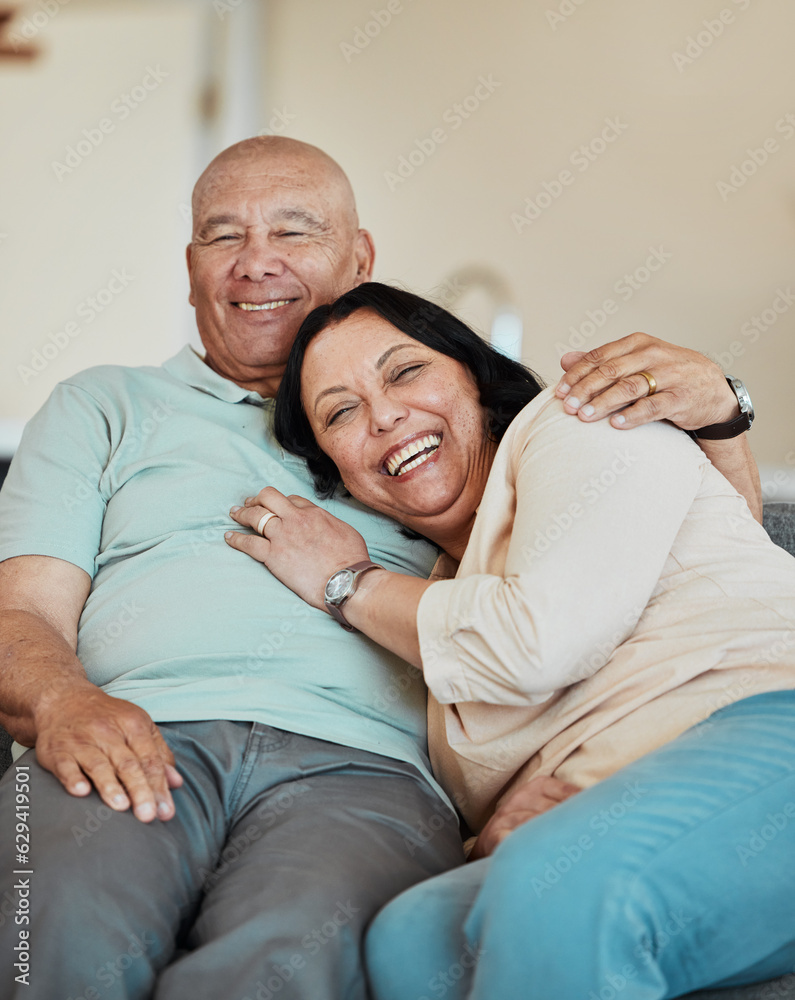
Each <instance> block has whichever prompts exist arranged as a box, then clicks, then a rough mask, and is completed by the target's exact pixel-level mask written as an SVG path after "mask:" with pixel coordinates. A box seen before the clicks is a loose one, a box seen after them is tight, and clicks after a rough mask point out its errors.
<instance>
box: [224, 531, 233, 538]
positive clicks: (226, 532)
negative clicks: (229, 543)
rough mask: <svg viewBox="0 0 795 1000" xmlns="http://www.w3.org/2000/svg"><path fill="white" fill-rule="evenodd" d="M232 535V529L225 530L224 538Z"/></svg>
mask: <svg viewBox="0 0 795 1000" xmlns="http://www.w3.org/2000/svg"><path fill="white" fill-rule="evenodd" d="M232 535H234V531H225V532H224V538H231V537H232Z"/></svg>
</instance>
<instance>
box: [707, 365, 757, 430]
mask: <svg viewBox="0 0 795 1000" xmlns="http://www.w3.org/2000/svg"><path fill="white" fill-rule="evenodd" d="M726 381H727V382H728V383H729V385H730V386H731V389H732V392H733V393H734V395H735V396H736V397H737V402H738V403H739V404H740V415H739V416H738V417H735V418H734V419H733V420H729V421H727V422H726V423H724V424H709V425H708V426H707V427H700V428H699V429H698V430H697V431H693V435H694V437H696V438H702V439H704V440H705V441H728V440H729V439H730V438H735V437H737V436H738V435H740V434H743V433H744V432H745V431H747V430H750V427H751V424H752V423H753V422H754V408H753V405H752V404H751V397H750V396H749V395H748V390H747V389H746V388H745V386H744V385H743V383H742V382H740V380H739V379H735V378H733V377H732V376H730V375H727V376H726ZM735 382H737V383H739V386H740V389H741V391H742V393H743V395H744V397H745V398H744V399H743V398H742V397H741V395H740V392H739V391H738V388H737V386H736V385H735Z"/></svg>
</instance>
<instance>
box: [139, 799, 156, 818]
mask: <svg viewBox="0 0 795 1000" xmlns="http://www.w3.org/2000/svg"><path fill="white" fill-rule="evenodd" d="M135 815H136V816H137V817H138V819H142V820H144V822H146V821H147V820H150V819H154V815H155V807H154V806H153V805H152V803H151V802H142V803H141V804H140V805H139V806H136V807H135Z"/></svg>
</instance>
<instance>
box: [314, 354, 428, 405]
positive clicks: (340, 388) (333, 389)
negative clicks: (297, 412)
mask: <svg viewBox="0 0 795 1000" xmlns="http://www.w3.org/2000/svg"><path fill="white" fill-rule="evenodd" d="M416 346H417V343H416V341H414V340H410V341H408V342H405V343H402V344H395V346H394V347H388V348H387V349H386V350H385V351H384V353H383V354H382V355H381V357H380V358H379V359H378V361H376V363H375V367H376V371H379V370H380V369H381V368H383V367H384V365H385V364H386V363H387V361H388V360H389V358H390V357H391V356H392V355H393V354H394V353H395V352H396V351H402V350H405V349H406V348H407V347H416ZM340 392H348V387H347V386H346V385H332V386H329V388H328V389H323V391H322V392H319V393H318V394H317V396H316V397H315V405H314V412H315V413H317V408H318V405H319V404H320V400H321V399H323V398H324V397H325V396H331V395H332V394H334V393H340Z"/></svg>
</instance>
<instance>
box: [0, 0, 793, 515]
mask: <svg viewBox="0 0 795 1000" xmlns="http://www.w3.org/2000/svg"><path fill="white" fill-rule="evenodd" d="M28 8H29V11H30V12H35V11H36V10H38V9H39V7H38V4H37V2H36V0H32V2H31V3H30V4H29V5H28ZM559 10H562V11H563V12H564V13H563V14H558V15H557V16H555V12H556V11H559ZM373 11H375V12H376V14H377V15H378V16H377V17H376V15H374V14H373ZM566 11H571V13H569V14H566V13H565V12H566ZM721 11H726V12H727V13H726V14H725V15H724V16H725V18H726V19H727V20H728V21H730V22H731V23H725V22H724V23H723V25H722V30H721V23H720V16H721ZM550 12H551V13H550ZM262 13H267V30H265V31H264V32H263V34H262V35H261V36H260V35H259V34H258V32H257V31H256V30H253V27H252V26H253V25H256V21H257V18H258V17H259V15H260V14H262ZM379 18H380V21H381V22H386V21H388V22H389V23H383V24H379V23H378V19H379ZM704 20H706V21H708V22H710V23H711V24H712V30H713V32H715V33H717V32H719V35H718V37H717V38H715V39H714V40H713V41H712V42H711V44H709V45H708V46H705V47H704V50H703V52H702V53H701V54H700V55H699V54H698V41H696V42H695V43H691V44H690V46H689V52H690V53H691V55H687V49H686V46H688V42H687V38H688V36H699V33H700V32H706V31H709V29H708V28H707V27H705V25H704V23H703V22H704ZM208 25H211V26H212V30H213V31H214V32H215V33H216V34H217V35H220V36H222V39H225V40H226V41H225V43H224V44H226V45H227V46H228V53H227V56H228V58H227V60H226V62H227V65H226V70H224V66H223V65H221V66H217V65H215V63H214V60H215V57H212V58H211V57H210V56H208V47H207V40H206V38H205V37H204V36H205V35H206V31H207V27H208ZM368 32H369V34H368ZM710 37H711V35H707V36H704V37H703V40H704V41H709V38H710ZM793 37H795V4H793V3H792V2H791V0H665V2H663V0H657V2H654V0H580V2H579V3H577V2H576V0H549V2H545V0H489V2H488V3H486V2H477V3H475V2H470V0H467V2H462V0H333V2H331V0H329V2H326V0H168V2H166V0H160V2H154V0H69V2H68V3H66V4H64V5H63V7H62V8H61V10H60V12H59V13H58V15H57V16H56V17H55V18H52V19H50V21H49V22H48V23H47V24H46V25H45V26H44V27H43V28H42V30H41V31H40V33H39V34H38V36H37V38H36V41H37V42H38V43H40V44H41V46H42V48H43V50H44V56H43V57H42V59H40V60H38V61H37V62H36V63H34V64H32V65H31V66H26V65H19V66H14V65H11V64H2V65H0V92H2V100H0V135H1V136H2V141H3V158H2V163H0V180H1V181H2V185H3V192H4V194H3V199H2V205H1V207H0V295H2V302H3V322H2V324H0V348H2V356H3V362H4V363H3V366H2V369H0V431H2V423H3V421H8V420H23V419H25V418H27V417H28V416H30V415H31V414H32V413H33V412H34V410H35V409H36V408H37V407H38V405H40V403H41V401H42V400H43V399H44V397H45V396H46V394H47V392H49V389H50V388H51V386H52V384H54V382H55V381H57V380H58V379H59V378H63V377H65V376H66V375H68V374H69V373H70V372H73V371H75V370H77V369H79V368H82V367H86V366H88V365H92V364H98V363H103V362H126V363H132V364H140V363H147V362H155V363H156V362H158V361H160V360H162V359H163V358H164V357H166V356H167V355H168V354H170V353H172V352H173V351H174V350H175V349H176V348H177V347H178V346H179V344H180V343H182V342H184V340H185V339H186V338H187V336H188V335H189V334H188V331H189V330H190V325H191V313H190V310H189V309H188V307H187V305H186V303H185V297H186V291H187V284H186V280H185V275H184V263H183V256H182V255H183V247H184V243H185V241H186V238H187V234H188V229H187V225H186V223H185V220H184V218H183V216H182V211H181V207H182V206H184V204H185V202H186V201H187V198H188V193H189V189H190V183H191V180H192V179H193V178H194V177H195V175H196V173H197V172H198V169H199V166H200V163H201V162H204V161H205V160H206V159H207V158H209V156H210V155H212V154H213V153H214V152H215V151H216V148H217V146H218V145H219V144H220V142H221V141H231V140H232V139H234V138H237V137H238V132H240V130H241V129H244V127H245V124H246V122H248V123H253V126H252V127H251V128H250V129H249V131H263V130H268V131H271V132H277V133H278V132H282V133H285V134H288V135H293V136H296V137H298V138H302V139H306V140H308V141H310V142H315V143H317V144H318V145H320V146H323V147H324V148H325V149H328V150H329V151H330V152H331V153H332V154H333V155H335V156H336V157H337V158H338V159H339V160H340V162H341V163H342V164H343V165H344V166H345V167H346V169H347V170H348V171H349V172H350V174H351V177H352V179H353V182H354V186H355V188H356V190H357V192H358V196H359V203H360V212H361V217H362V221H363V223H364V224H366V225H367V226H368V227H370V228H372V230H373V231H374V233H375V235H376V240H377V244H378V250H379V256H378V276H379V277H381V278H383V279H389V280H395V279H397V280H401V281H404V282H406V283H407V284H408V285H410V286H411V287H413V288H415V289H417V290H420V291H430V290H431V289H434V288H437V289H438V287H439V286H440V285H443V283H444V282H445V279H446V278H447V277H448V276H449V275H450V274H451V273H452V272H453V271H454V269H458V268H461V267H467V266H475V265H480V266H486V267H488V268H491V269H492V270H494V271H495V272H496V273H497V275H498V276H499V277H501V278H502V279H503V280H504V281H505V282H507V283H508V285H509V286H510V288H511V289H512V292H513V296H514V298H515V301H516V303H517V305H518V306H519V308H520V310H521V314H522V318H523V321H524V328H525V332H524V356H525V358H526V359H527V360H528V361H529V362H531V363H532V364H533V365H534V366H535V367H537V368H538V369H539V370H540V371H541V372H542V374H544V375H545V376H547V377H548V378H555V377H556V373H557V358H558V356H559V354H560V353H561V352H562V350H563V349H564V347H565V346H567V345H571V346H579V345H584V346H586V347H588V346H592V345H595V344H596V343H598V342H599V341H601V340H604V339H610V338H613V337H618V336H621V335H623V334H625V333H628V332H630V331H632V330H635V329H644V330H647V331H648V332H650V333H654V334H656V335H658V336H661V337H665V338H669V339H672V340H675V341H678V342H679V343H683V344H688V345H691V346H694V347H697V348H699V349H701V350H704V351H707V352H710V353H712V354H714V355H716V356H718V357H720V359H721V360H722V361H723V362H724V363H725V364H726V367H727V369H728V370H730V371H731V372H732V373H734V374H738V375H740V376H742V377H743V378H744V379H745V381H746V382H747V383H748V385H749V387H750V389H751V392H752V394H753V396H754V398H755V401H756V403H757V410H758V413H759V416H758V420H757V424H756V425H755V428H754V431H753V438H752V440H753V444H754V448H755V451H756V454H757V456H758V458H759V459H760V462H761V463H762V464H763V466H764V469H765V477H766V479H767V480H768V482H772V481H771V477H772V467H774V466H778V467H782V468H784V469H785V470H786V471H787V473H788V474H790V475H791V477H792V480H793V483H792V485H791V487H790V491H791V492H792V495H793V496H795V420H793V417H795V412H794V411H795V404H793V401H792V400H793V394H792V391H791V381H792V373H793V368H795V365H794V364H793V362H794V361H795V338H793V331H794V330H795V307H790V306H789V305H788V302H787V303H785V301H784V299H782V298H781V297H777V296H778V290H779V289H781V290H784V291H785V292H786V293H787V296H788V295H789V294H791V292H792V291H793V285H795V272H794V270H793V227H794V225H795V198H794V197H793V177H795V173H793V166H794V165H795V128H792V127H791V126H790V124H789V123H788V122H787V120H786V116H787V115H795V86H794V84H795V59H793V57H792V39H793ZM368 39H369V41H368ZM365 42H367V44H364V43H365ZM694 45H695V46H696V47H695V48H694ZM245 46H248V48H247V54H246V53H244V52H243V48H244V47H245ZM252 46H253V48H252ZM252 52H253V61H254V63H256V62H257V61H259V64H260V67H264V68H265V70H266V74H265V84H264V88H263V92H261V93H257V94H254V95H252V94H248V95H247V90H246V84H245V80H246V79H253V75H252V74H253V73H254V71H253V70H250V71H249V75H248V77H245V74H243V75H242V76H241V72H242V70H243V69H244V64H246V63H247V62H248V63H251V62H252ZM676 52H679V53H683V55H684V58H683V59H679V60H678V62H679V65H678V66H677V62H676V60H675V59H674V57H673V56H674V53H676ZM693 56H694V57H693ZM691 57H693V58H692V61H691V62H689V63H686V62H685V59H690V58H691ZM158 62H159V63H160V64H161V65H162V66H163V68H164V69H166V70H168V72H169V74H170V75H169V77H168V78H167V79H165V80H164V81H163V82H162V84H161V85H160V86H159V87H158V88H157V89H155V90H153V91H152V92H151V93H150V94H149V96H148V97H147V99H146V101H145V102H144V103H142V104H141V106H140V107H138V108H137V109H136V110H135V111H134V112H133V114H131V115H130V116H129V118H128V119H127V120H125V121H118V120H114V124H115V125H116V128H115V130H114V132H113V133H112V134H109V135H108V136H107V138H106V139H105V140H103V142H102V144H101V146H100V147H98V148H97V149H96V150H95V151H94V152H93V153H92V154H91V155H90V156H89V157H87V158H86V160H85V162H83V163H82V164H81V165H80V166H79V168H78V169H76V170H75V171H74V172H73V173H72V174H69V175H66V176H64V178H63V180H59V179H58V178H57V177H56V176H55V175H54V171H53V168H52V162H53V161H54V160H56V159H62V157H63V156H64V152H65V148H66V146H67V145H74V143H75V142H76V140H77V139H79V138H80V136H81V132H82V129H83V128H89V129H91V128H93V127H95V126H96V123H97V122H98V121H99V120H100V119H101V118H103V117H111V118H112V119H113V118H114V116H113V115H111V114H109V112H108V109H109V108H110V105H111V102H112V101H114V100H115V99H116V98H117V97H119V96H120V95H121V94H123V93H125V92H127V91H129V90H130V88H131V87H133V86H134V85H136V84H137V83H139V82H140V80H141V79H142V78H143V76H144V74H145V72H146V66H147V65H149V64H150V63H151V64H153V65H157V63H158ZM224 72H226V74H227V79H228V83H227V88H226V93H224V92H223V90H222V91H221V93H220V98H221V104H222V110H223V104H224V100H226V106H225V111H224V113H225V115H226V117H225V118H224V122H225V124H224V122H221V124H220V125H218V123H216V124H217V126H218V127H216V128H215V131H211V132H210V133H208V131H207V129H206V127H204V126H203V124H202V121H201V119H200V115H199V98H200V95H201V92H202V88H203V87H204V86H205V85H206V82H207V80H208V79H209V78H210V77H212V76H216V77H219V76H220V77H223V74H224ZM481 78H483V79H485V80H487V81H490V83H489V84H488V86H485V87H484V85H483V84H482V83H480V82H479V81H481ZM259 86H260V85H259V84H257V85H255V86H254V87H250V88H248V89H249V90H254V89H257V87H259ZM478 88H479V89H478ZM247 99H248V100H249V101H250V102H251V106H252V107H254V106H256V105H259V110H258V111H257V112H256V114H255V113H254V112H252V110H251V108H249V109H248V111H247V112H246V113H245V114H242V113H241V111H242V109H243V105H244V104H245V103H246V100H247ZM457 104H462V105H464V106H465V107H464V111H465V113H466V114H467V115H468V117H466V118H464V117H462V116H461V115H459V114H458V112H457V111H456V105H457ZM257 116H259V117H257ZM610 121H612V122H613V123H614V126H613V128H612V129H611V128H610V127H609V126H608V125H606V122H610ZM221 126H223V127H221ZM605 128H607V129H608V132H607V136H608V138H609V139H612V141H609V142H607V141H603V139H602V132H603V130H604V129H605ZM203 129H204V131H203ZM615 133H618V134H617V135H616V134H615ZM434 136H435V139H434V138H433V137H434ZM440 139H443V141H441V142H439V141H438V140H440ZM765 142H767V143H768V146H769V150H774V151H768V152H767V154H765V152H764V144H765ZM418 144H419V145H418ZM583 145H585V146H586V147H590V150H591V152H590V156H591V157H592V161H589V160H588V159H583V157H582V155H581V154H580V153H578V150H579V149H580V147H581V146H583ZM422 147H424V149H425V152H423V151H422ZM760 147H761V148H762V150H763V152H762V153H761V154H757V158H758V159H762V158H763V157H764V156H765V155H767V162H766V163H764V164H763V165H761V166H759V167H758V168H757V169H756V171H755V173H754V175H753V176H751V177H749V178H748V179H747V180H746V182H745V183H744V184H743V186H742V187H741V188H740V189H739V190H737V191H728V189H726V188H724V191H723V195H722V194H721V192H720V191H719V189H718V187H717V185H718V182H720V181H723V182H726V181H728V180H729V179H730V176H731V171H732V167H733V165H736V164H741V163H742V162H743V161H744V160H747V159H748V153H747V150H748V149H752V150H754V149H759V148H760ZM401 158H406V160H411V161H413V163H411V162H409V163H408V164H404V167H403V172H404V173H405V174H410V176H406V177H405V178H401V177H400V174H399V167H400V164H401ZM754 166H755V165H754V164H753V163H752V162H751V163H750V164H748V168H749V170H750V169H752V168H753V167H754ZM583 167H586V169H583ZM561 171H568V172H569V173H568V174H567V175H564V180H566V181H569V182H570V183H566V184H560V188H559V189H558V187H557V186H556V185H555V183H554V182H555V179H556V178H558V176H559V174H560V173H561ZM545 183H546V184H547V185H549V186H551V188H552V191H553V193H558V190H559V194H560V196H559V197H555V198H554V199H553V198H552V197H551V196H549V204H548V206H547V207H545V208H544V210H543V211H541V212H540V214H538V217H537V218H535V219H533V220H532V221H530V220H529V219H527V218H521V216H522V213H525V212H526V211H527V204H528V203H527V199H530V200H532V201H533V202H535V203H538V198H539V194H541V195H542V198H541V205H542V206H543V205H544V202H545V198H544V197H543V195H544V193H545V191H544V185H545ZM529 214H530V215H532V214H533V212H532V211H530V212H529ZM512 217H513V218H512ZM655 251H656V252H657V256H656V257H654V256H653V254H654V252H655ZM650 256H652V260H651V261H650V263H651V264H652V266H653V267H657V268H658V269H657V270H656V271H644V270H643V268H645V267H646V262H647V259H648V258H649V257H650ZM660 258H662V260H660ZM124 268H127V270H128V272H129V273H130V274H133V275H134V276H135V280H134V281H133V282H132V283H130V284H129V285H128V287H126V288H125V289H124V290H123V293H122V294H120V295H118V296H114V298H113V301H112V302H111V304H110V305H109V306H108V307H107V309H106V310H105V311H104V312H103V313H102V314H101V315H99V314H98V315H97V316H96V317H95V319H94V320H93V321H92V322H91V323H90V324H83V325H82V326H81V331H80V334H79V335H78V336H76V337H73V338H72V339H71V340H70V343H69V346H68V348H67V349H64V350H62V351H59V352H58V353H57V356H56V357H54V358H53V359H52V360H51V361H49V362H48V365H47V367H46V369H45V370H43V371H41V372H37V373H36V375H35V376H34V377H32V378H29V379H28V380H27V381H25V380H24V379H23V378H22V376H21V375H20V373H19V366H20V365H22V366H28V367H29V366H30V361H31V359H32V358H33V355H34V352H35V351H37V350H39V351H40V350H41V349H42V347H43V345H45V344H46V343H47V342H48V340H49V339H50V337H51V335H57V334H58V333H59V331H62V330H63V329H64V327H65V325H66V324H67V323H68V322H70V321H71V322H79V319H80V317H79V316H78V315H77V308H78V306H79V305H80V304H82V303H83V302H84V301H85V300H86V299H87V297H89V296H92V295H95V294H96V293H97V292H98V291H99V290H100V289H102V288H104V287H105V286H106V285H107V283H108V281H109V279H110V277H111V274H112V271H113V270H114V269H124ZM638 269H640V271H638ZM636 271H637V272H638V278H637V280H636V284H637V288H635V289H633V288H631V287H630V286H629V285H628V284H627V282H626V281H625V279H624V277H623V276H624V275H625V274H629V275H632V274H633V273H634V272H636ZM633 280H635V279H633ZM606 299H610V300H612V302H613V304H614V311H613V314H612V315H609V316H608V315H605V316H604V317H602V315H601V312H605V309H604V302H605V300H606ZM776 305H778V307H779V308H780V309H782V310H784V311H783V312H782V313H781V314H780V315H779V314H777V313H776V312H775V311H773V312H771V311H770V310H773V309H774V307H775V306H776ZM785 307H786V308H785ZM610 308H612V307H608V309H610ZM463 309H464V312H465V313H466V315H468V316H470V317H472V318H473V319H474V321H476V322H480V323H486V322H487V320H488V318H489V303H488V300H487V299H485V298H484V297H483V296H480V297H479V298H478V297H477V296H474V297H470V298H469V300H467V301H466V302H465V303H464V304H463ZM600 310H601V312H600ZM765 310H767V312H765ZM589 311H590V312H591V313H592V314H594V315H595V317H596V320H597V324H598V323H599V322H600V321H601V320H602V319H603V318H604V322H603V323H602V324H601V326H598V328H596V329H593V328H592V327H589V326H588V323H589V318H588V313H589ZM755 316H756V317H766V320H767V321H770V320H772V319H775V322H766V320H765V319H762V320H761V323H762V326H763V327H765V329H764V330H754V329H753V328H752V327H751V326H749V325H748V324H750V323H752V322H753V319H754V317H755ZM597 324H594V326H596V325H597ZM50 353H52V351H51V350H50ZM1 438H2V434H1V433H0V439H1ZM0 450H2V440H0ZM769 492H772V487H771V490H770V491H769ZM783 495H784V491H783V490H779V496H783Z"/></svg>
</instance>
